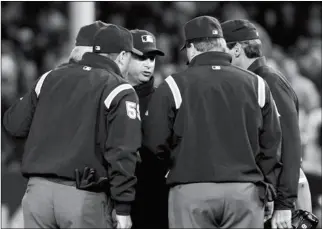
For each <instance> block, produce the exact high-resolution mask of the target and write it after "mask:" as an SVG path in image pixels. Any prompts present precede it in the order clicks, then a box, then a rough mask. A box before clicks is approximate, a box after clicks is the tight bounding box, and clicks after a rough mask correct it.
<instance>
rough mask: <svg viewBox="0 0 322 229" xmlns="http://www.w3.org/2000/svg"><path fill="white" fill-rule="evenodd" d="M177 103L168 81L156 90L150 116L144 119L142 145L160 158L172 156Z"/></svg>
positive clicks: (150, 107)
mask: <svg viewBox="0 0 322 229" xmlns="http://www.w3.org/2000/svg"><path fill="white" fill-rule="evenodd" d="M175 109H176V107H175V104H174V99H173V95H172V93H171V90H170V88H169V86H168V84H167V83H166V82H164V83H162V84H161V85H160V86H159V87H158V88H157V89H156V91H155V92H154V94H153V95H152V97H151V100H150V102H149V106H148V116H147V117H145V119H144V121H143V143H142V147H143V148H144V149H146V150H147V151H150V152H153V153H154V154H155V155H156V156H157V157H158V158H159V159H161V160H164V159H168V158H169V156H170V149H171V145H172V143H171V139H172V130H173V119H174V116H175Z"/></svg>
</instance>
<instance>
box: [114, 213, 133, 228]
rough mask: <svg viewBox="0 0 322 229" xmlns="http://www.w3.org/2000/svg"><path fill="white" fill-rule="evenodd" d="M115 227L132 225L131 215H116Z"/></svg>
mask: <svg viewBox="0 0 322 229" xmlns="http://www.w3.org/2000/svg"><path fill="white" fill-rule="evenodd" d="M116 221H117V226H116V228H117V229H124V228H125V229H128V228H131V227H132V220H131V216H129V215H116Z"/></svg>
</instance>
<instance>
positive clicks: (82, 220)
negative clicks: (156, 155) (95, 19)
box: [3, 25, 141, 228]
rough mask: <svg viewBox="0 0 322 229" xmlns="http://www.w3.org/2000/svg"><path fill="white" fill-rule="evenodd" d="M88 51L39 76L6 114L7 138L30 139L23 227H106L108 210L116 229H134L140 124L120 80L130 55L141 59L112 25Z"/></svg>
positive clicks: (108, 225) (133, 95) (129, 37)
mask: <svg viewBox="0 0 322 229" xmlns="http://www.w3.org/2000/svg"><path fill="white" fill-rule="evenodd" d="M93 47H94V52H95V53H86V54H85V55H84V56H83V58H82V60H81V61H80V62H79V63H70V64H67V65H64V66H62V67H58V68H57V69H55V70H52V71H50V72H48V73H46V74H44V75H43V76H42V77H41V78H40V79H39V81H38V82H37V83H36V84H35V86H34V88H33V89H32V90H31V91H30V92H29V93H27V94H26V95H25V96H24V97H23V98H21V99H20V100H19V101H17V102H16V103H15V104H14V105H13V106H12V107H11V108H10V109H9V110H8V111H7V112H6V113H5V115H4V120H3V124H4V127H5V128H6V130H7V131H8V132H9V133H11V134H12V135H13V136H16V137H27V141H26V145H25V152H24V155H23V160H22V174H23V176H25V177H26V178H28V179H29V181H28V186H27V190H26V192H25V195H24V197H23V200H22V208H23V215H24V223H25V227H27V228H111V227H112V223H113V219H112V217H111V212H112V209H113V208H114V209H115V211H116V221H117V223H118V227H119V228H130V227H131V219H130V216H129V213H130V207H131V202H132V201H133V200H134V195H135V191H134V185H135V184H136V177H135V176H134V172H135V165H136V162H137V156H136V151H137V149H138V148H139V147H140V145H141V123H140V117H139V115H138V112H137V110H138V109H139V106H138V98H137V95H136V93H135V91H134V89H133V87H132V86H131V85H129V84H128V83H126V81H125V80H124V79H123V76H125V75H126V74H127V71H128V66H129V61H130V58H131V53H132V52H135V53H138V54H141V52H139V51H137V50H135V49H134V48H133V37H132V35H131V33H130V32H129V31H128V30H126V29H124V28H122V27H117V26H115V25H110V26H108V27H106V28H102V29H100V30H99V32H98V33H97V35H96V36H95V38H94V46H93ZM106 192H107V193H109V195H108V196H106V194H105V193H106Z"/></svg>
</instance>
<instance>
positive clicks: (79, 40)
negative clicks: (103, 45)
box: [70, 21, 110, 62]
mask: <svg viewBox="0 0 322 229" xmlns="http://www.w3.org/2000/svg"><path fill="white" fill-rule="evenodd" d="M108 25H110V24H107V23H104V22H102V21H95V22H94V23H92V24H89V25H85V26H83V27H81V28H80V30H79V32H78V34H77V37H76V43H75V48H74V49H73V50H72V52H71V54H70V59H71V60H73V61H76V62H78V61H80V60H81V59H82V57H83V55H84V54H85V53H87V52H93V41H94V35H95V34H96V33H97V31H98V30H99V29H101V28H103V27H107V26H108Z"/></svg>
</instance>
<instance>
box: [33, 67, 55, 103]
mask: <svg viewBox="0 0 322 229" xmlns="http://www.w3.org/2000/svg"><path fill="white" fill-rule="evenodd" d="M51 71H52V70H50V71H49V72H46V73H45V74H43V75H42V76H41V77H40V79H39V81H38V83H37V85H36V87H35V92H36V94H37V98H38V97H39V94H40V90H41V87H42V85H43V83H44V80H45V79H46V77H47V75H48V74H49V73H50V72H51Z"/></svg>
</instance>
